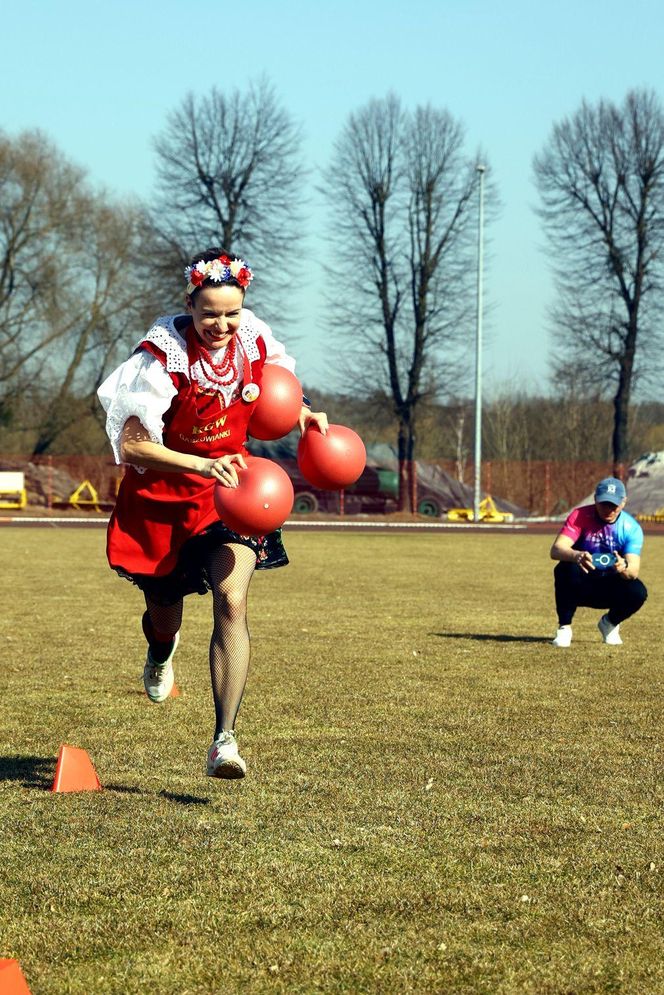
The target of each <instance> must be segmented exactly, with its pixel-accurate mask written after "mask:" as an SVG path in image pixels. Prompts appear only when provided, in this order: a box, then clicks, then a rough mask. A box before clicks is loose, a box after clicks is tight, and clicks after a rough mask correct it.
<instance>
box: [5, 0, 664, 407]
mask: <svg viewBox="0 0 664 995" xmlns="http://www.w3.org/2000/svg"><path fill="white" fill-rule="evenodd" d="M2 34H3V46H2V48H3V58H2V60H1V62H0V83H1V86H2V92H3V94H4V99H3V101H2V105H3V111H2V117H1V118H0V127H2V128H3V129H4V130H5V131H6V132H8V133H9V134H10V135H13V134H16V133H17V132H19V131H20V130H22V129H24V128H34V127H38V128H41V129H43V130H44V131H46V132H47V134H48V135H49V136H50V137H51V138H52V139H53V141H54V142H55V143H56V144H57V145H58V147H59V148H60V150H61V151H62V152H63V153H65V154H66V155H67V156H68V157H69V158H70V159H72V160H73V161H75V162H76V163H78V164H79V165H81V166H83V167H85V168H86V169H87V170H88V172H89V175H90V179H91V180H92V181H93V182H94V183H96V184H100V185H103V186H105V187H107V188H108V189H109V190H111V191H112V192H114V193H115V194H117V195H120V196H127V195H128V196H132V195H135V196H138V197H148V196H149V195H150V192H151V189H152V184H153V180H154V158H153V153H152V146H151V139H152V137H153V136H154V135H155V134H156V133H157V132H158V131H160V130H161V128H162V127H163V125H164V123H165V119H166V116H167V114H168V112H169V111H170V110H172V109H173V108H174V107H176V106H177V105H178V104H179V102H180V101H181V99H182V98H183V96H184V95H185V94H186V93H187V92H188V91H190V90H191V91H194V92H200V93H205V92H206V91H207V90H208V89H209V88H210V87H212V86H213V85H215V86H217V87H219V88H221V89H223V88H224V87H225V86H227V87H228V88H229V89H233V88H235V87H238V86H239V87H242V86H243V85H245V84H246V83H248V82H249V81H251V80H255V79H257V78H258V77H260V76H261V75H266V76H267V77H268V79H269V80H270V81H271V82H272V83H273V85H274V87H275V89H276V91H277V94H278V95H279V97H280V99H281V100H282V102H283V103H284V105H285V106H286V107H287V109H288V110H289V111H290V112H291V114H292V115H293V116H294V118H295V119H296V120H297V121H299V122H300V123H301V124H302V126H303V129H304V134H305V139H306V141H305V152H306V156H307V163H308V166H309V168H310V169H311V170H312V172H313V174H314V177H315V172H316V170H318V169H319V168H322V167H324V166H325V165H326V163H327V160H328V158H329V155H330V152H331V148H332V144H333V142H334V139H335V137H336V136H337V134H338V133H339V131H340V129H341V128H342V126H343V124H344V121H345V119H346V117H347V115H348V114H349V113H350V112H351V111H353V110H356V109H358V108H359V107H361V106H362V105H363V104H364V103H365V102H366V101H367V100H369V99H370V98H372V97H381V96H384V95H385V94H387V93H388V91H394V92H395V93H397V94H398V95H399V96H400V97H401V98H402V100H403V102H404V103H405V104H406V105H407V106H410V107H414V106H416V105H417V104H418V103H431V104H433V105H434V106H439V107H446V108H447V109H448V110H449V111H450V112H451V113H452V114H453V115H454V116H455V117H457V118H459V119H461V120H462V121H463V122H464V124H465V126H466V130H467V142H468V150H469V152H471V151H473V150H475V149H477V148H481V149H482V150H484V151H485V152H486V155H487V159H488V161H489V163H490V164H491V168H492V170H493V175H494V179H495V182H496V184H497V187H498V190H499V193H500V199H501V203H502V210H501V214H500V218H499V220H498V222H496V223H495V224H494V225H493V226H492V229H491V231H490V233H489V234H490V241H491V244H490V254H489V259H488V263H487V272H486V297H487V302H488V303H489V304H490V306H491V313H490V315H489V317H488V319H487V322H486V333H487V345H486V349H485V376H486V380H487V383H488V386H489V390H493V391H496V390H498V389H499V388H500V385H501V384H503V383H505V382H506V381H508V382H509V383H510V384H512V385H516V386H523V387H527V388H529V389H531V390H532V389H537V388H542V389H543V388H544V387H545V386H546V370H547V359H548V351H549V348H550V339H549V331H548V327H547V308H548V306H549V305H550V303H551V299H552V293H553V291H552V286H551V279H550V273H549V270H548V267H547V260H546V255H545V252H544V251H543V247H542V246H543V239H542V234H541V231H540V228H539V225H538V221H537V218H536V217H535V215H534V213H533V210H532V208H533V206H534V205H535V203H536V193H535V189H534V187H533V184H532V174H531V164H532V157H533V155H534V154H535V153H536V152H538V151H539V150H540V148H541V147H542V144H543V143H544V141H545V140H546V138H547V136H548V134H549V132H550V130H551V127H552V125H553V123H554V121H556V120H558V119H560V118H561V117H563V116H566V115H568V114H570V113H573V112H574V111H575V110H576V108H577V107H578V105H579V104H580V102H581V100H582V99H583V98H584V97H585V98H586V99H588V100H591V101H593V100H596V99H598V98H600V97H608V98H611V99H615V100H617V101H621V100H622V98H623V96H624V95H625V93H626V92H627V90H628V89H630V88H632V87H640V86H646V87H650V88H653V89H654V90H655V91H656V92H657V93H658V94H659V95H660V97H662V98H664V56H663V52H662V48H663V47H664V46H663V43H664V5H662V4H661V3H659V2H655V0H632V2H631V3H630V4H626V3H625V2H624V0H603V2H599V0H558V2H557V3H556V4H548V3H547V4H544V3H538V2H536V0H529V2H526V0H504V2H503V3H501V4H497V3H495V2H490V0H410V2H408V3H406V2H403V3H396V2H394V0H364V2H363V3H360V2H357V0H354V2H351V0H338V2H336V3H327V2H325V0H319V2H318V3H316V2H314V0H310V2H303V0H282V2H281V3H274V2H268V0H255V2H253V3H226V4H219V3H216V4H212V3H208V4H204V3H194V2H188V3H183V2H175V0H159V2H156V0H143V2H141V0H134V2H131V3H130V2H127V0H115V2H113V0H110V2H107V3H105V4H101V3H90V2H87V3H80V2H78V0H71V2H67V0H50V2H49V0H27V2H25V0H24V2H22V3H13V4H11V5H10V4H7V5H4V6H3V12H2ZM310 216H311V225H310V240H309V252H310V254H311V256H312V258H313V259H314V261H319V260H320V258H321V256H322V254H323V252H324V243H323V241H322V235H323V216H322V212H320V210H318V209H317V208H316V206H315V204H314V205H312V208H311V211H310ZM321 288H322V279H321V277H320V276H319V274H318V268H317V266H316V265H315V263H314V265H313V267H312V268H311V277H310V281H309V285H308V286H303V287H294V288H293V293H294V295H296V299H297V304H298V319H297V321H295V322H293V323H292V325H290V324H288V323H286V322H284V324H283V325H277V323H276V322H275V331H276V332H277V334H278V335H279V336H280V337H282V338H284V339H285V341H286V342H289V341H292V340H293V338H295V341H296V346H295V348H293V350H292V351H293V352H294V353H295V354H296V355H297V357H298V372H299V373H300V375H301V376H302V377H303V379H305V380H306V381H307V382H308V383H316V382H317V381H318V382H322V381H323V380H325V381H327V380H328V378H329V376H330V375H333V374H334V361H333V360H330V357H329V349H328V348H326V342H325V338H326V333H325V332H324V329H323V309H322V301H321ZM358 290H361V288H358Z"/></svg>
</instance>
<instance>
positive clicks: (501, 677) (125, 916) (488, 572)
mask: <svg viewBox="0 0 664 995" xmlns="http://www.w3.org/2000/svg"><path fill="white" fill-rule="evenodd" d="M286 538H287V546H288V550H289V554H290V556H291V561H292V565H291V566H290V567H288V568H287V569H285V570H278V571H273V572H270V571H268V572H264V573H262V574H258V575H257V576H256V578H255V580H254V582H253V585H252V592H251V609H250V617H251V628H252V635H253V640H254V642H253V646H254V649H253V660H252V670H251V674H250V680H249V685H248V690H247V694H246V696H245V700H244V704H243V708H242V712H241V714H240V721H239V723H238V731H239V735H240V743H241V748H242V752H243V754H244V756H245V757H246V760H247V763H248V768H249V769H248V775H247V778H246V779H245V780H244V781H239V782H217V781H213V780H212V779H210V778H206V777H205V775H204V773H203V770H204V764H205V756H206V750H207V747H208V745H209V742H210V738H211V732H212V706H211V697H210V691H209V682H208V677H207V640H208V635H209V627H210V622H209V614H210V604H209V599H203V598H197V599H196V600H193V599H190V600H189V603H188V605H187V612H186V614H185V621H184V626H183V640H182V642H181V644H180V649H179V650H178V654H177V656H176V661H175V663H176V679H177V682H178V684H179V686H180V689H181V692H182V694H181V696H180V697H179V698H177V699H171V700H169V701H168V702H166V703H165V705H163V706H155V705H151V704H150V703H149V702H148V701H147V699H146V698H145V697H144V695H143V693H142V684H141V681H140V673H141V670H142V663H143V655H144V647H143V642H142V637H141V634H140V624H139V618H140V608H141V606H140V600H139V597H140V596H139V595H138V592H136V591H135V590H134V589H133V588H132V587H131V586H130V585H129V584H127V583H125V582H123V581H120V580H118V579H117V578H115V577H114V576H113V575H112V574H111V573H110V571H108V570H107V568H106V565H105V560H104V550H103V546H104V536H103V532H102V530H96V529H95V530H94V531H91V532H85V531H80V530H79V531H76V530H41V529H40V530H28V529H11V530H10V529H4V530H3V533H2V537H1V541H2V558H3V571H2V579H3V587H4V604H3V613H2V622H1V629H2V656H3V660H2V666H1V668H0V692H1V693H0V826H1V829H0V855H1V866H0V957H3V956H4V957H16V958H17V959H18V960H19V961H20V962H21V965H22V968H23V970H24V973H25V975H26V977H27V979H28V982H29V984H30V987H31V990H32V993H33V995H51V993H58V995H59V993H76V995H98V993H131V995H134V993H136V995H138V993H141V995H144V993H155V995H171V993H172V995H187V993H189V995H199V993H206V995H207V993H209V995H213V993H215V995H216V993H227V992H228V993H230V992H250V993H254V992H257V993H260V992H283V993H292V992H296V993H309V992H312V993H313V992H330V993H342V992H343V993H346V992H348V993H355V992H358V993H364V992H366V993H374V992H375V993H383V992H384V993H390V995H399V993H407V992H422V993H430V992H431V993H448V992H449V993H517V992H518V993H533V995H554V993H556V995H558V993H560V995H563V993H566V995H572V993H574V995H576V993H579V995H581V993H591V992H624V993H629V995H638V993H657V992H662V991H664V939H663V933H662V922H663V920H664V901H663V897H662V892H663V889H662V870H663V867H664V853H663V846H662V828H661V805H662V780H661V771H662V708H661V705H662V689H663V677H662V647H661V633H662V626H661V621H660V618H661V608H660V605H661V596H662V591H663V590H664V558H663V557H662V552H664V546H663V543H664V539H663V538H661V537H652V538H650V539H649V540H648V541H647V544H646V548H645V556H644V561H643V563H644V565H643V578H644V580H645V582H646V584H647V585H648V587H649V590H650V599H649V601H648V603H647V604H646V606H645V607H644V609H643V611H642V612H641V614H640V616H638V617H637V619H634V620H633V621H632V622H631V623H630V622H628V623H626V624H625V625H624V626H623V636H624V639H625V645H624V646H623V647H619V648H610V647H605V646H604V645H603V644H602V643H601V641H600V637H599V635H598V633H597V630H596V627H595V626H596V621H597V618H598V613H596V612H592V611H590V610H585V611H581V612H580V613H579V615H578V616H577V620H576V624H575V641H574V644H573V646H572V648H571V649H569V650H556V649H554V648H553V647H551V646H550V645H549V640H550V638H551V636H552V634H553V631H554V630H555V616H554V612H553V605H552V583H551V568H552V563H551V561H550V560H549V559H548V547H549V545H550V543H551V537H550V536H529V535H510V536H502V535H484V536H478V535H468V536H463V535H459V534H458V533H455V534H444V535H426V536H422V535H420V536H415V535H347V534H332V535H329V534H301V533H291V534H289V535H287V537H286ZM63 742H66V743H70V744H73V745H76V746H81V747H84V748H85V749H86V750H88V752H89V754H90V756H91V757H92V759H93V762H94V764H95V766H96V769H97V771H98V774H99V777H100V779H101V781H102V784H103V785H104V790H103V791H102V792H87V793H82V794H53V793H51V792H50V791H49V790H47V789H48V788H50V786H51V783H52V780H53V774H54V768H55V758H56V756H57V753H58V749H59V747H60V744H61V743H63Z"/></svg>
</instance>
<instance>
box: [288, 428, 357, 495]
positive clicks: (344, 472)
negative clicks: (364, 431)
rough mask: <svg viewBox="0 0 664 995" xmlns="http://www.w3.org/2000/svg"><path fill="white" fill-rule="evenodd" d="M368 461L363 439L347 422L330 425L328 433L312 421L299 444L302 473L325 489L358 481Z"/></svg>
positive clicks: (311, 482) (330, 489)
mask: <svg viewBox="0 0 664 995" xmlns="http://www.w3.org/2000/svg"><path fill="white" fill-rule="evenodd" d="M366 463H367V452H366V449H365V448H364V443H363V442H362V439H361V438H360V437H359V435H358V434H357V432H353V430H352V429H351V428H346V426H345V425H330V426H329V428H328V430H327V435H323V434H322V432H320V430H319V429H318V428H317V427H316V426H314V425H310V426H309V428H307V430H306V432H305V433H304V435H303V436H302V438H301V439H300V443H299V445H298V447H297V465H298V466H299V468H300V473H301V474H302V476H303V477H304V478H305V479H306V480H308V481H309V483H310V484H313V486H314V487H318V488H320V489H322V490H329V491H336V490H341V489H342V488H343V487H349V486H350V485H351V484H354V483H355V481H356V480H357V478H358V477H359V476H360V474H361V473H362V471H363V470H364V468H365V466H366Z"/></svg>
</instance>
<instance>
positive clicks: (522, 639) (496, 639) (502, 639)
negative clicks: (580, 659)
mask: <svg viewBox="0 0 664 995" xmlns="http://www.w3.org/2000/svg"><path fill="white" fill-rule="evenodd" d="M429 635H430V636H438V637H439V638H440V639H474V640H475V641H476V642H480V643H550V642H551V637H550V636H510V635H506V634H504V633H500V632H498V633H493V632H430V633H429Z"/></svg>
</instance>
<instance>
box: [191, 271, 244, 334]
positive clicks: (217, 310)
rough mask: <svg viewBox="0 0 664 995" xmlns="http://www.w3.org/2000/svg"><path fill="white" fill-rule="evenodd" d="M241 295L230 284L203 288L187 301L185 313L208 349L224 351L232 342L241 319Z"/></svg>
mask: <svg viewBox="0 0 664 995" xmlns="http://www.w3.org/2000/svg"><path fill="white" fill-rule="evenodd" d="M243 302H244V292H243V290H242V289H241V288H240V287H235V286H233V285H232V284H220V285H219V286H215V285H214V284H206V285H205V286H204V287H201V288H200V289H199V290H197V291H196V293H195V295H194V298H193V300H192V298H191V297H187V300H186V304H187V311H188V312H189V314H190V315H191V319H192V321H193V323H194V328H195V329H196V334H197V335H198V338H199V339H200V341H201V342H202V343H203V345H204V346H205V347H206V348H207V349H223V348H224V346H227V345H228V343H229V342H230V341H231V339H232V338H233V336H234V335H235V333H236V332H237V330H238V328H239V327H240V320H241V317H242V304H243Z"/></svg>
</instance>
